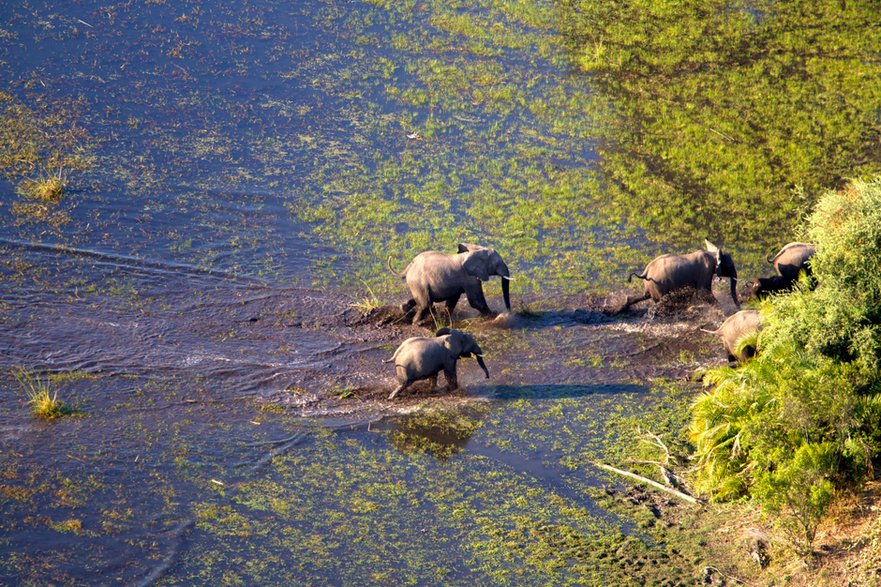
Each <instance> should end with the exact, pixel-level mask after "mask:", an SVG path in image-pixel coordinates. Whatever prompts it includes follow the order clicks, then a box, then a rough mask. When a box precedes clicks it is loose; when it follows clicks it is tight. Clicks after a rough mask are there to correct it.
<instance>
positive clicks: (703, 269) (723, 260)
mask: <svg viewBox="0 0 881 587" xmlns="http://www.w3.org/2000/svg"><path fill="white" fill-rule="evenodd" d="M704 246H705V247H706V249H707V250H706V251H695V252H693V253H688V254H687V255H661V256H660V257H657V258H655V259H654V260H652V262H651V263H649V264H648V265H646V266H645V271H643V272H642V273H641V274H638V273H631V274H630V277H628V278H627V281H630V280H631V279H632V278H633V277H638V278H639V279H642V280H644V281H645V292H644V293H643V294H642V295H641V296H636V297H630V296H627V301H626V302H625V304H624V307H623V308H622V309H626V308H628V307H629V306H630V305H631V304H635V303H637V302H641V301H643V300H647V299H649V298H651V299H652V300H654V301H655V302H657V301H659V300H660V299H661V298H662V297H663V296H665V295H667V294H668V293H670V292H671V291H674V290H677V289H682V288H685V287H693V288H694V289H699V290H700V289H702V290H706V291H712V289H713V277H714V276H719V277H727V278H728V279H729V280H730V284H731V299H732V300H734V304H735V305H736V306H740V302H738V301H737V269H736V268H735V267H734V260H733V259H732V258H731V255H730V254H729V253H725V252H723V251H722V249H720V248H719V247H717V246H716V245H714V244H713V243H711V242H710V241H708V240H705V241H704Z"/></svg>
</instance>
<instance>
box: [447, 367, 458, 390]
mask: <svg viewBox="0 0 881 587" xmlns="http://www.w3.org/2000/svg"><path fill="white" fill-rule="evenodd" d="M444 377H446V378H447V391H453V390H454V389H459V378H458V377H456V363H455V362H453V364H452V365H447V366H446V367H444Z"/></svg>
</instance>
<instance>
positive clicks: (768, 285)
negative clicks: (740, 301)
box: [748, 275, 792, 300]
mask: <svg viewBox="0 0 881 587" xmlns="http://www.w3.org/2000/svg"><path fill="white" fill-rule="evenodd" d="M748 287H749V293H750V297H752V298H755V299H757V300H761V299H764V298H766V297H768V296H769V295H771V294H772V293H777V292H781V291H783V292H785V291H791V290H792V280H791V279H788V278H786V277H783V276H782V275H772V276H771V277H759V278H758V279H756V280H755V281H753V282H750V283H749V286H748Z"/></svg>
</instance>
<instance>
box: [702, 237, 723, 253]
mask: <svg viewBox="0 0 881 587" xmlns="http://www.w3.org/2000/svg"><path fill="white" fill-rule="evenodd" d="M704 246H705V247H706V248H707V250H708V251H709V252H711V253H718V252H719V247H717V246H716V245H714V244H713V243H711V242H710V241H709V240H708V239H704Z"/></svg>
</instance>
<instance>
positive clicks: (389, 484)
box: [0, 0, 782, 585]
mask: <svg viewBox="0 0 881 587" xmlns="http://www.w3.org/2000/svg"><path fill="white" fill-rule="evenodd" d="M558 9H559V6H558V5H556V4H551V3H545V2H535V3H531V2H521V3H509V2H496V1H489V0H487V1H486V2H479V3H473V4H468V5H458V4H450V3H444V2H426V3H414V4H410V3H401V4H397V3H392V4H390V5H385V4H384V3H383V2H369V3H360V2H346V3H339V2H334V1H331V0H327V1H319V0H315V1H307V2H297V3H294V4H291V3H275V2H271V1H261V2H251V3H248V4H245V5H243V4H241V3H238V2H221V1H210V2H187V3H170V2H151V3H146V4H141V3H134V4H133V3H110V4H107V3H97V2H78V3H64V4H61V5H58V4H57V3H51V2H22V3H17V4H9V3H7V4H4V5H3V6H2V7H0V17H2V18H0V79H2V80H3V82H4V83H5V86H6V87H7V88H8V91H9V92H10V93H11V94H12V95H13V96H14V97H15V99H16V100H20V101H21V102H22V103H24V104H26V105H27V106H28V108H30V109H31V110H33V111H34V112H40V111H41V109H45V110H46V111H47V112H61V113H62V116H63V117H66V120H68V122H70V123H72V124H75V125H78V126H80V127H82V128H84V129H86V131H87V132H88V135H89V136H90V137H91V139H90V142H88V144H84V145H83V147H85V148H86V149H87V151H88V152H89V153H90V154H91V155H93V156H94V161H93V163H92V165H91V166H90V168H89V169H88V170H86V171H85V172H83V173H80V174H78V175H73V176H72V177H71V186H70V190H69V191H68V193H67V194H66V195H65V197H64V198H63V199H62V200H61V201H60V202H59V203H57V204H53V205H46V206H45V210H44V212H45V213H46V215H45V216H37V215H32V214H30V213H28V212H23V211H22V209H21V208H17V207H16V206H17V205H19V204H21V203H23V202H27V200H26V198H25V196H23V195H21V194H19V193H17V192H16V186H15V183H16V182H15V180H14V179H9V180H8V181H3V182H2V183H0V194H2V196H0V204H2V205H0V372H2V373H3V376H2V378H0V462H2V470H0V555H2V556H0V583H9V584H116V583H124V584H152V583H165V584H197V583H198V584H278V583H282V582H285V583H291V584H304V585H305V584H319V585H323V584H353V583H367V584H385V583H388V584H403V583H415V584H466V583H469V584H473V583H474V582H477V583H480V584H484V583H486V584H517V585H520V584H549V583H554V584H557V583H566V582H571V583H574V584H597V585H599V584H623V583H628V582H632V581H634V577H639V578H644V577H647V579H645V580H647V581H649V582H651V581H652V580H654V579H653V578H658V577H662V578H664V580H668V581H670V582H673V583H676V582H681V583H689V582H695V581H698V580H699V577H698V575H695V574H694V573H695V569H698V568H701V563H702V560H701V559H700V555H698V556H697V558H695V555H694V554H692V555H688V554H687V553H684V552H680V551H679V550H677V547H675V546H673V545H672V541H670V542H668V541H667V539H666V535H665V534H664V533H663V531H659V530H658V528H657V527H655V524H654V521H652V520H648V521H646V519H643V518H640V517H639V516H638V515H635V514H633V513H632V512H630V513H622V511H623V510H621V509H620V508H618V507H615V505H614V504H613V503H610V502H609V501H608V499H607V497H608V496H607V494H606V492H605V491H603V490H602V489H601V487H602V486H603V485H604V484H607V483H610V481H609V479H608V478H607V477H606V476H605V474H601V473H599V471H598V470H597V469H596V468H595V467H594V466H593V465H592V464H591V463H592V462H594V461H597V460H601V459H607V458H611V459H614V458H615V457H616V456H617V452H616V451H618V450H619V449H620V447H619V444H616V443H617V439H620V435H621V434H622V432H621V431H622V430H632V422H631V421H630V419H631V418H635V419H640V418H643V419H648V420H649V421H651V418H648V417H647V416H645V414H646V413H647V408H651V409H652V411H653V412H654V413H653V416H657V415H658V414H663V413H665V410H670V409H671V406H672V405H676V404H677V403H682V402H686V401H688V396H689V394H691V393H693V389H692V388H690V387H688V386H674V387H670V386H669V385H668V383H669V382H670V381H672V380H681V379H683V378H684V377H685V376H687V375H689V374H690V373H691V372H692V371H693V370H694V369H695V368H696V367H698V366H700V365H706V364H714V363H715V364H718V363H720V362H721V361H722V360H723V359H724V357H723V353H722V350H721V346H719V345H717V343H716V341H714V340H712V338H711V337H709V336H707V335H704V334H701V333H700V331H699V327H701V326H716V325H718V324H719V323H720V322H721V320H722V318H723V317H724V315H726V314H728V313H730V312H731V311H733V307H732V305H731V303H730V300H728V299H727V297H726V295H725V293H724V292H723V291H722V290H719V291H717V297H718V298H719V302H720V303H719V304H718V305H716V306H713V307H708V306H701V305H699V306H696V307H694V308H688V309H686V310H684V311H683V313H682V314H681V315H673V316H666V317H665V316H663V315H661V316H660V317H658V318H655V319H650V317H647V316H646V315H645V314H644V311H643V310H635V311H633V312H630V313H628V314H626V315H623V316H615V317H610V316H607V315H606V314H604V313H603V312H602V310H603V309H604V308H607V307H611V306H614V305H615V304H616V303H617V302H618V301H620V298H621V297H622V296H623V295H624V292H622V291H614V292H613V293H612V294H596V293H592V294H589V295H588V294H585V293H584V292H585V291H590V292H597V291H607V290H609V289H612V290H618V289H619V288H620V287H621V284H622V283H623V281H622V279H623V277H621V276H622V275H625V274H626V272H627V271H628V270H632V269H634V268H636V267H639V266H640V265H641V264H643V263H645V262H646V261H648V260H649V259H651V257H652V256H653V255H654V254H655V253H657V252H659V251H660V250H668V249H670V248H676V249H677V250H680V249H683V248H694V247H696V246H698V245H699V244H700V242H701V241H702V239H703V237H704V236H705V235H706V226H711V227H714V228H718V231H719V232H722V233H726V230H727V231H728V232H727V233H726V234H722V235H721V236H723V237H724V238H725V239H726V242H729V243H732V249H733V250H734V252H735V253H736V254H739V256H737V255H736V256H735V259H736V260H737V261H738V263H739V266H740V267H741V275H742V276H743V275H746V274H750V273H755V272H757V271H760V270H762V269H763V268H764V267H763V266H762V265H761V261H760V259H761V255H760V253H762V252H765V251H763V249H768V248H770V247H772V246H776V244H778V241H779V240H780V239H781V237H780V234H779V233H774V234H762V235H761V236H757V237H755V238H752V239H750V241H749V242H748V243H744V242H742V240H738V239H740V238H741V237H742V235H739V234H736V231H734V230H730V227H729V224H727V223H726V220H725V219H726V218H728V217H729V216H730V215H731V211H730V210H715V209H709V210H701V211H700V213H699V214H698V216H699V217H700V218H701V219H702V221H705V223H704V224H705V225H702V226H697V225H695V226H693V227H689V228H688V229H687V230H685V233H683V232H682V228H681V226H680V225H678V224H677V226H676V227H675V230H674V228H673V227H671V228H670V229H669V230H666V229H665V228H666V227H662V230H657V229H656V228H655V229H652V228H649V227H646V226H643V225H642V224H640V223H638V222H635V221H634V217H633V215H632V214H630V213H628V211H627V210H623V209H622V206H623V207H624V208H626V207H627V206H624V204H623V203H622V201H620V200H619V199H616V198H620V194H619V195H618V196H612V195H610V193H608V192H606V191H604V187H607V186H605V184H604V182H608V181H615V178H608V177H604V176H603V175H602V173H603V168H602V166H601V165H600V163H602V161H601V157H600V156H599V153H600V149H599V147H600V145H599V144H598V140H597V138H596V136H597V134H596V133H597V132H598V130H599V129H600V128H601V127H602V128H603V129H604V133H606V134H605V135H604V136H607V133H608V125H609V119H608V118H606V116H607V115H608V112H607V110H609V104H608V103H607V100H608V97H607V96H600V95H599V94H598V93H597V92H596V90H595V88H592V87H591V80H590V78H589V77H587V76H585V75H582V74H579V73H578V72H577V71H575V69H574V68H573V66H572V60H571V58H572V56H571V55H569V54H567V53H566V52H565V48H566V47H567V46H568V45H569V44H571V43H568V44H567V39H565V38H563V37H562V35H561V33H560V31H561V30H565V29H566V26H564V24H565V23H563V22H562V21H560V20H559V19H560V18H562V17H563V16H564V14H565V13H564V12H560V11H558ZM71 121H72V122H71ZM605 148H606V149H607V152H608V148H609V146H608V145H605ZM680 204H681V203H680ZM628 205H629V206H632V205H633V204H632V203H631V204H628ZM775 214H776V212H775V213H774V214H772V213H771V212H770V211H769V212H768V214H767V216H768V218H767V219H763V222H766V224H763V225H762V226H773V227H775V228H780V225H781V222H782V221H781V219H780V218H779V217H778V215H775ZM673 215H676V213H675V212H674V213H673ZM756 215H757V216H759V217H762V213H761V212H757V213H756ZM719 227H721V228H719ZM725 227H729V228H725ZM459 241H469V242H473V241H477V242H484V243H487V244H494V245H495V246H497V248H498V249H499V250H500V251H504V253H505V256H506V258H507V259H508V261H509V264H510V265H511V266H512V268H513V269H514V272H515V275H516V276H517V281H515V284H516V286H515V287H516V289H515V292H514V296H513V298H514V300H515V313H514V314H513V315H508V316H506V317H503V318H502V319H501V320H499V321H487V320H480V319H479V318H478V317H477V315H476V313H475V312H474V311H473V310H471V309H470V308H467V307H465V304H464V302H463V303H462V305H461V306H460V309H459V313H458V314H457V315H456V324H457V326H461V327H466V328H468V329H469V330H470V331H473V332H474V333H475V335H476V336H477V337H478V340H479V341H480V343H481V346H482V347H483V348H484V350H485V351H486V354H487V364H488V367H489V369H490V373H491V375H492V377H491V379H489V380H486V379H484V378H483V375H482V372H481V371H480V370H479V369H478V368H477V366H476V365H475V364H474V363H473V362H471V361H463V363H462V364H461V365H460V374H459V381H460V384H461V385H462V386H463V389H461V390H459V391H456V392H453V393H449V394H447V393H444V392H441V391H437V392H433V393H432V392H429V391H428V390H427V389H425V387H424V386H419V385H417V386H416V387H415V388H414V389H413V390H412V391H410V392H408V393H405V394H402V396H401V398H400V399H399V401H395V402H387V401H385V399H384V398H385V396H386V395H387V394H388V392H389V391H390V390H391V389H392V388H393V387H394V385H395V383H394V378H393V373H392V372H391V371H390V370H389V369H386V367H388V366H387V365H383V364H382V363H381V360H382V359H384V358H387V357H388V356H390V355H391V353H392V352H393V351H394V348H395V347H396V346H397V345H398V344H399V342H400V341H401V340H403V339H405V338H407V337H409V336H415V335H423V334H425V333H426V330H425V329H424V328H420V327H415V326H411V325H409V324H407V323H404V322H394V323H392V324H381V323H379V322H378V321H377V320H373V319H364V318H363V317H362V316H361V314H360V312H359V311H358V309H356V308H355V307H353V306H352V304H353V303H355V302H358V301H359V300H360V299H361V297H362V296H364V295H366V293H367V292H366V288H365V285H366V284H370V285H371V287H372V289H373V290H374V291H376V292H377V293H378V294H379V296H380V298H381V301H382V302H384V303H387V304H392V305H394V304H398V303H400V302H402V301H404V298H405V296H404V291H403V284H401V283H400V282H398V281H397V280H394V279H393V278H391V277H389V276H388V275H386V274H385V273H384V262H385V257H386V255H387V254H392V255H393V256H394V257H395V258H396V259H397V261H396V262H397V263H399V264H400V263H403V262H404V260H405V259H406V258H407V257H408V256H409V255H412V254H413V253H415V252H417V251H420V250H423V249H425V248H438V249H442V250H452V249H454V248H455V243H456V242H459ZM487 289H488V299H489V302H490V305H491V306H493V307H496V308H498V307H500V305H501V301H500V296H499V293H498V286H497V285H496V284H488V286H487ZM386 309H388V308H386ZM16 366H23V367H25V368H27V369H29V370H32V371H34V372H36V373H38V374H40V375H42V376H48V377H50V378H51V381H52V385H53V388H55V389H58V391H59V397H61V398H62V399H63V400H64V401H65V402H67V403H69V404H71V405H73V406H75V407H76V408H78V409H79V410H80V413H79V414H77V415H74V416H69V417H65V418H61V419H59V420H56V421H51V422H44V421H41V420H38V419H35V418H34V417H33V416H32V415H31V414H30V413H29V410H28V407H27V406H26V405H25V403H24V401H23V399H22V398H23V395H22V391H21V389H20V387H19V385H18V384H17V383H16V382H15V381H14V380H13V379H12V378H11V377H10V376H8V375H7V373H8V372H9V370H10V369H11V368H13V367H16ZM640 580H642V579H640ZM659 582H660V580H659Z"/></svg>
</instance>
